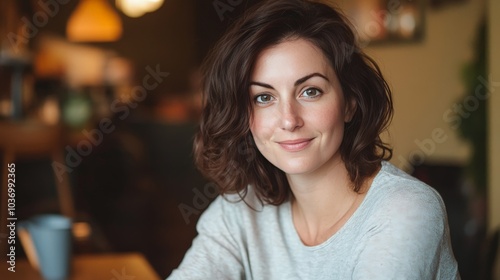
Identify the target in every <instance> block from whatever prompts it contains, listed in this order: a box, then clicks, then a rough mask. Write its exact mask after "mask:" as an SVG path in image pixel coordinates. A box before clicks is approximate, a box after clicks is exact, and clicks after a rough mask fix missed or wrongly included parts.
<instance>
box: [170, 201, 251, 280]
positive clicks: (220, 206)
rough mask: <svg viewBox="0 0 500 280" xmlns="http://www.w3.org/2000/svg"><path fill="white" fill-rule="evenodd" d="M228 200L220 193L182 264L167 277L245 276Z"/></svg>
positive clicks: (175, 279) (227, 277)
mask: <svg viewBox="0 0 500 280" xmlns="http://www.w3.org/2000/svg"><path fill="white" fill-rule="evenodd" d="M225 204H227V202H226V201H224V199H223V198H222V197H218V198H216V199H215V200H214V202H212V204H211V205H210V206H209V208H208V209H207V210H206V211H205V212H204V213H203V214H202V216H201V217H200V219H199V221H198V224H197V225H196V229H197V231H198V235H197V237H196V238H195V239H194V240H193V243H192V245H191V248H190V249H189V250H188V251H187V253H186V254H185V256H184V259H183V260H182V262H181V264H180V265H179V267H178V268H177V269H175V270H174V271H173V272H172V274H170V276H169V277H168V278H167V279H168V280H177V279H190V280H191V279H193V280H194V279H244V272H243V266H242V261H241V257H240V253H239V250H238V246H237V243H236V241H235V240H234V236H235V233H234V232H231V226H230V223H231V222H230V221H228V219H230V218H231V217H227V215H228V213H225V212H226V211H225V207H227V205H225Z"/></svg>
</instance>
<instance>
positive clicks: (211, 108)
mask: <svg viewBox="0 0 500 280" xmlns="http://www.w3.org/2000/svg"><path fill="white" fill-rule="evenodd" d="M295 38H301V39H305V40H308V41H309V42H311V43H313V44H314V45H316V46H317V47H318V48H319V49H320V50H321V51H322V52H323V54H324V55H325V57H326V58H327V59H328V60H329V63H330V65H331V67H332V68H333V69H334V71H335V73H336V74H337V77H338V79H339V81H340V83H341V86H342V91H343V93H344V95H345V100H346V101H351V102H352V101H354V102H355V104H356V110H355V113H354V116H353V118H352V120H351V121H350V122H349V123H346V124H345V132H344V138H343V141H342V144H341V146H340V153H341V157H342V160H343V161H344V163H345V166H346V169H347V171H348V174H349V179H350V180H351V182H352V188H353V190H354V191H356V192H360V189H361V186H362V184H363V182H364V181H365V180H366V179H367V178H368V177H370V176H372V175H373V174H375V172H376V171H377V170H378V168H379V167H380V163H381V161H383V160H388V159H390V158H391V156H392V149H391V148H390V147H389V146H388V145H387V144H385V143H384V142H383V141H382V140H381V138H380V134H381V132H382V131H384V130H385V129H386V128H387V126H388V124H389V122H390V120H391V118H392V114H393V106H392V97H391V91H390V89H389V86H388V85H387V83H386V81H385V80H384V78H383V76H382V73H381V71H380V69H379V67H378V66H377V64H376V63H375V61H373V60H372V59H371V58H370V57H368V56H367V55H365V54H364V53H363V52H362V51H361V50H360V48H359V46H358V44H357V42H356V38H355V35H354V33H353V31H352V28H351V25H350V23H349V21H348V20H347V19H346V18H345V17H344V16H343V15H342V14H341V13H340V12H339V11H338V10H336V9H335V8H333V7H330V6H328V5H326V4H322V3H319V2H312V1H304V0H272V1H264V2H263V3H261V4H259V5H257V6H255V7H253V8H252V9H251V10H249V11H248V13H246V14H245V15H244V16H242V17H241V18H240V19H238V20H237V21H236V22H235V23H234V24H233V25H232V27H231V28H230V29H229V30H228V31H227V32H226V33H225V35H224V36H223V37H222V38H221V39H220V40H219V41H218V42H217V44H216V45H215V47H214V48H213V49H212V50H211V52H210V53H209V54H208V56H207V58H206V60H205V62H204V64H203V67H202V70H203V73H204V79H203V106H204V109H203V112H202V116H201V122H200V126H199V131H198V133H197V135H196V138H195V142H194V156H195V161H196V164H197V166H198V168H199V170H200V171H201V172H202V173H203V174H204V175H205V176H206V177H207V178H208V179H210V180H212V181H214V182H215V183H216V184H217V185H218V186H219V189H220V193H222V194H225V193H239V194H242V196H244V195H245V194H246V191H247V188H248V185H252V186H253V188H254V190H255V192H256V194H257V196H258V197H259V198H260V199H261V200H263V201H264V202H266V203H270V204H274V205H279V204H281V203H283V202H285V201H286V200H287V199H288V198H289V196H290V187H289V184H288V181H287V178H286V174H285V173H284V172H283V171H281V170H280V169H278V168H277V167H275V166H274V165H272V164H271V163H270V162H269V161H267V160H266V159H265V158H264V157H263V156H262V154H261V153H260V152H259V151H258V150H257V149H256V147H255V143H254V140H253V137H252V134H251V132H250V128H249V123H250V120H251V117H252V109H251V108H252V107H251V106H252V105H251V100H250V95H249V88H250V75H251V73H252V70H253V67H254V63H255V61H256V58H257V56H258V55H259V53H260V52H261V51H262V50H264V49H266V48H268V47H270V46H273V45H276V44H279V43H280V42H283V41H285V40H288V39H295Z"/></svg>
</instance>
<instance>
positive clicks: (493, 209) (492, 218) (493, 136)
mask: <svg viewBox="0 0 500 280" xmlns="http://www.w3.org/2000/svg"><path fill="white" fill-rule="evenodd" d="M488 11H489V14H488V20H489V28H490V29H489V38H490V42H489V71H490V86H491V93H492V94H491V96H490V100H489V101H490V103H489V131H490V138H489V156H490V162H489V168H490V172H489V174H490V178H489V208H490V209H489V213H488V214H489V221H488V222H489V223H488V225H489V229H490V231H491V230H493V229H496V228H499V227H500V173H498V171H499V170H500V111H499V110H498V108H500V96H499V95H498V93H499V91H500V18H499V17H498V13H499V12H500V1H498V0H489V3H488Z"/></svg>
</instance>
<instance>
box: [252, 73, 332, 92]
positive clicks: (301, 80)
mask: <svg viewBox="0 0 500 280" xmlns="http://www.w3.org/2000/svg"><path fill="white" fill-rule="evenodd" d="M312 77H321V78H323V79H325V80H326V81H328V82H330V80H328V78H327V77H326V76H325V75H323V74H320V73H318V72H315V73H312V74H309V75H307V76H304V77H302V78H300V79H298V80H297V81H295V83H294V84H293V85H294V86H295V87H297V86H299V85H300V84H302V83H304V82H305V81H307V80H309V79H310V78H312ZM250 86H260V87H265V88H268V89H274V88H273V87H272V86H271V85H269V84H265V83H261V82H255V81H252V82H250Z"/></svg>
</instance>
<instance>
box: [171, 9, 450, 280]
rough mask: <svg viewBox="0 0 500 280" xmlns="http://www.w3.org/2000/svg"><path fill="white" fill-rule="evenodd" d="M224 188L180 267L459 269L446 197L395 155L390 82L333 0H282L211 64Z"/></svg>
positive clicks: (201, 139)
mask: <svg viewBox="0 0 500 280" xmlns="http://www.w3.org/2000/svg"><path fill="white" fill-rule="evenodd" d="M205 74H206V76H205V81H204V94H205V96H204V106H205V107H204V111H203V115H202V120H201V124H200V130H199V133H198V135H197V138H196V140H195V157H196V161H197V165H198V167H199V168H200V170H201V171H202V172H203V173H204V175H206V176H207V177H208V178H209V179H211V180H213V181H214V182H216V183H217V184H218V186H219V188H220V192H221V194H223V196H220V197H218V198H217V199H216V200H215V201H214V202H213V203H212V204H211V206H210V207H209V208H208V209H207V210H206V211H205V213H204V214H203V215H202V216H201V218H200V220H199V222H198V225H197V230H198V236H197V237H196V238H195V240H194V241H193V244H192V247H191V248H190V249H189V251H188V252H187V253H186V255H185V257H184V260H183V261H182V263H181V264H180V266H179V268H178V269H176V270H174V271H173V273H172V274H171V275H170V277H169V279H458V278H459V275H458V270H457V264H456V261H455V259H454V256H453V252H452V249H451V245H450V239H449V230H448V224H447V219H446V211H445V208H444V205H443V202H442V200H441V198H440V196H439V195H438V194H437V192H436V191H435V190H433V189H432V188H430V187H429V186H427V185H425V184H424V183H422V182H420V181H418V180H416V179H414V178H412V177H410V176H408V175H406V174H405V173H404V172H402V171H400V170H398V169H397V168H396V167H394V166H393V165H391V164H390V163H388V162H387V160H388V159H390V157H391V153H392V150H391V149H390V148H389V147H388V146H387V145H386V144H385V143H383V142H382V140H381V139H380V136H379V135H380V133H381V132H382V131H383V130H384V129H385V128H386V126H387V125H388V123H389V121H390V119H391V116H392V111H393V110H392V100H391V93H390V90H389V87H388V86H387V84H386V82H385V81H384V79H383V77H382V74H381V73H380V70H379V68H378V67H377V65H376V64H375V62H374V61H373V60H371V59H370V58H368V57H367V56H366V55H365V54H363V52H362V51H361V50H360V49H359V48H358V47H357V46H356V43H355V36H354V35H353V32H352V31H351V28H350V26H349V25H348V23H347V21H346V20H345V18H344V17H343V16H342V15H341V14H339V12H338V11H336V10H335V9H333V8H331V7H328V6H327V5H324V4H320V3H314V2H309V1H302V0H272V1H265V2H264V3H263V4H261V5H259V6H258V7H256V8H254V9H252V10H251V11H249V13H248V14H246V15H245V16H244V17H242V18H241V19H240V20H239V21H237V22H236V23H235V24H234V25H233V27H232V28H231V29H230V30H229V31H228V32H227V33H226V34H225V36H223V38H222V39H221V40H220V41H219V43H218V44H217V45H216V47H215V48H214V50H213V51H212V52H211V54H210V55H209V57H208V59H207V60H206V63H205Z"/></svg>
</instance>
